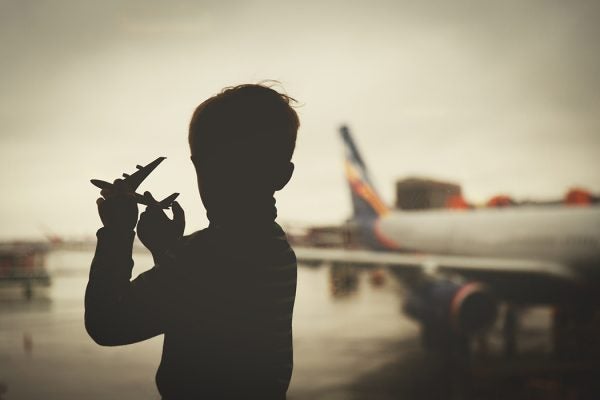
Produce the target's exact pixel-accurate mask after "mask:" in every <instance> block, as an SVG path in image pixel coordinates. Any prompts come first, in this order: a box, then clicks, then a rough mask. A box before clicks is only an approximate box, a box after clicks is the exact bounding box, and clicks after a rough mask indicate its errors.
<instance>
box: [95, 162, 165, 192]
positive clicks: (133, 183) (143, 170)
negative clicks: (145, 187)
mask: <svg viewBox="0 0 600 400" xmlns="http://www.w3.org/2000/svg"><path fill="white" fill-rule="evenodd" d="M166 158H167V157H158V158H157V159H156V160H154V161H152V162H151V163H150V164H148V165H146V166H145V167H142V166H141V165H136V168H137V171H135V172H134V173H132V174H126V173H123V178H125V179H123V181H124V182H125V183H126V184H127V185H128V186H129V188H130V189H131V190H132V191H134V192H135V190H136V189H137V188H138V187H139V186H140V184H141V183H142V182H143V181H144V179H146V178H147V177H148V175H150V173H151V172H152V171H154V169H155V168H156V167H158V164H160V163H161V162H163V161H164V160H165V159H166ZM91 182H92V184H93V185H94V186H96V187H99V188H100V189H105V188H109V187H112V183H108V182H106V181H102V180H100V179H92V180H91Z"/></svg>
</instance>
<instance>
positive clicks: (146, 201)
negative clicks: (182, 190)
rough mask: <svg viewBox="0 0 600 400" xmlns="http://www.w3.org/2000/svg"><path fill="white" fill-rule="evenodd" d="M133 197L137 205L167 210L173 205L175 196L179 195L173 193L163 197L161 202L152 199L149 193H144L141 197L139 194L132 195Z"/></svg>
mask: <svg viewBox="0 0 600 400" xmlns="http://www.w3.org/2000/svg"><path fill="white" fill-rule="evenodd" d="M134 195H135V200H136V201H137V202H138V204H143V205H146V206H153V207H159V208H169V207H171V204H173V202H174V201H175V199H176V198H177V196H179V193H173V194H172V195H170V196H167V197H165V198H164V199H162V200H161V201H158V200H156V199H154V197H152V195H151V194H150V192H145V193H144V194H143V195H141V194H139V193H134Z"/></svg>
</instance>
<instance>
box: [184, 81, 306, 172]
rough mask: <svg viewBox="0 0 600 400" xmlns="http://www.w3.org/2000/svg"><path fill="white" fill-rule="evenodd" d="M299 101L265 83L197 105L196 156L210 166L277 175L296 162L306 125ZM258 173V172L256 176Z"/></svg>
mask: <svg viewBox="0 0 600 400" xmlns="http://www.w3.org/2000/svg"><path fill="white" fill-rule="evenodd" d="M294 101H295V100H294V99H292V98H291V97H289V96H287V95H285V94H282V93H279V92H277V91H275V90H273V89H272V88H270V87H267V86H264V85H262V84H245V85H239V86H235V87H228V88H225V89H223V91H222V92H221V93H219V94H217V95H216V96H213V97H211V98H209V99H208V100H206V101H204V102H203V103H202V104H200V105H199V106H198V108H196V111H195V112H194V115H193V116H192V120H191V122H190V130H189V143H190V150H191V153H192V157H193V158H194V159H195V160H196V163H199V164H200V165H202V166H206V167H207V169H211V170H212V169H217V168H218V169H223V168H225V169H229V170H234V171H235V172H236V173H237V174H241V175H245V174H244V172H249V173H257V172H258V173H259V174H260V175H262V176H269V175H271V173H270V171H276V170H277V169H279V168H282V167H285V166H286V164H287V163H289V162H290V160H291V158H292V154H293V152H294V148H295V145H296V135H297V131H298V128H299V126H300V121H299V119H298V114H296V111H295V110H294V109H293V108H292V107H291V105H290V103H291V102H294ZM255 176H256V175H255Z"/></svg>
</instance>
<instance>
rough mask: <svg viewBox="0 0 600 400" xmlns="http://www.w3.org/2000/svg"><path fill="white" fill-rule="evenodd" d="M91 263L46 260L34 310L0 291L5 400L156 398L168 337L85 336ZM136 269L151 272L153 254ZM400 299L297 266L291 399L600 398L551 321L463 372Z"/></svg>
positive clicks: (81, 257) (379, 276) (385, 284)
mask: <svg viewBox="0 0 600 400" xmlns="http://www.w3.org/2000/svg"><path fill="white" fill-rule="evenodd" d="M91 257H92V254H91V253H89V252H72V251H71V252H67V251H59V252H54V253H51V254H50V255H49V259H48V268H49V270H50V272H51V273H52V275H53V284H52V286H51V287H50V288H48V289H47V290H41V291H37V292H36V293H35V296H34V298H33V299H32V300H30V301H27V300H25V299H24V298H23V297H22V295H21V293H20V291H19V290H17V288H15V289H12V290H11V289H9V290H7V289H0V399H2V400H19V399H92V400H93V399H107V398H123V399H132V400H137V399H159V398H160V396H159V395H158V392H157V390H156V387H155V385H154V374H155V372H156V368H157V366H158V363H159V360H160V354H161V346H162V337H160V336H159V337H156V338H153V339H151V340H148V341H146V342H143V343H139V344H135V345H130V346H122V347H113V348H106V347H100V346H98V345H96V344H95V343H93V342H92V341H91V339H89V337H88V336H87V334H86V332H85V330H84V326H83V293H84V291H85V284H86V280H87V270H88V265H89V262H90V260H91ZM135 258H136V265H140V266H149V265H151V258H150V257H149V256H148V255H144V254H138V255H136V256H135ZM141 271H143V268H140V269H138V267H137V266H136V269H135V270H134V274H135V273H139V272H141ZM401 292H402V291H401V288H400V286H399V285H398V284H397V283H396V282H395V281H394V280H392V279H391V278H390V276H389V275H387V274H386V273H384V272H383V273H382V272H377V273H373V272H372V271H361V272H356V271H354V270H349V269H339V268H335V269H334V268H331V267H318V268H309V267H301V268H300V269H299V275H298V295H297V301H296V308H295V314H294V353H295V368H294V374H293V378H292V383H291V386H290V390H289V392H288V398H289V399H290V400H303V399H333V400H335V399H375V400H378V399H380V400H384V399H385V400H387V399H462V398H473V399H506V398H511V399H580V398H581V399H583V398H586V399H587V398H600V397H595V395H596V394H598V393H600V390H597V389H598V388H597V387H595V385H597V383H596V382H598V381H599V379H597V378H598V376H597V374H598V371H599V369H598V368H595V365H593V363H590V362H586V363H584V362H574V361H570V362H558V361H556V360H555V359H554V357H553V356H552V354H551V351H550V348H551V346H550V337H549V330H548V328H549V323H550V312H549V310H547V309H535V310H532V311H529V312H527V313H526V315H524V318H523V323H522V328H521V333H520V334H519V348H520V352H519V355H518V356H517V357H515V358H514V359H506V358H505V357H503V356H502V354H501V353H502V352H501V347H502V346H501V341H500V338H499V328H498V327H496V330H495V332H493V333H492V334H491V335H490V337H489V340H488V342H487V346H486V348H487V349H488V351H487V352H486V355H483V354H482V353H481V352H478V351H474V355H473V357H472V358H471V360H470V364H469V366H468V368H465V366H464V365H456V364H452V363H450V364H449V362H448V361H447V360H444V359H442V358H440V356H439V355H438V354H431V353H428V352H426V351H424V350H423V349H422V348H421V346H420V341H419V327H418V325H416V324H415V323H414V322H413V321H411V320H409V319H407V318H406V317H404V316H403V315H401V313H400V308H401V307H400V306H401V298H402V294H401ZM453 362H454V361H453ZM459 371H469V372H468V373H462V372H459Z"/></svg>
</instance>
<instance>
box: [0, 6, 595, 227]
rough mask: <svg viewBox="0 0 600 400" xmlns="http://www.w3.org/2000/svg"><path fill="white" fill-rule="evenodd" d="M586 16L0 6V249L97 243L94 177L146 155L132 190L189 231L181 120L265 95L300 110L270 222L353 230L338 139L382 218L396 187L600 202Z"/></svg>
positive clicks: (190, 188)
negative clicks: (247, 92)
mask: <svg viewBox="0 0 600 400" xmlns="http://www.w3.org/2000/svg"><path fill="white" fill-rule="evenodd" d="M484 3H486V4H484ZM599 4H600V3H598V2H596V1H589V2H581V1H579V2H578V1H569V2H559V1H522V0H508V1H507V0H504V1H498V2H495V3H490V2H481V1H465V0H460V1H452V2H448V1H440V2H422V1H420V2H408V1H380V2H373V1H348V0H345V1H342V0H336V1H314V2H311V1H302V2H284V1H275V0H260V1H237V2H236V1H231V2H226V1H148V0H143V1H142V0H118V1H117V0H104V1H80V0H63V1H61V0H52V1H50V0H48V1H35V0H30V1H21V0H14V1H11V0H0V49H1V51H2V56H1V57H0V71H1V72H2V73H1V74H0V159H1V160H2V169H1V171H0V179H1V182H2V188H3V190H2V198H1V200H0V206H1V207H0V221H1V222H2V223H1V225H0V238H10V237H32V236H41V235H43V234H45V233H56V234H61V235H67V236H70V235H90V234H93V233H94V232H95V230H96V229H97V227H98V226H99V220H98V217H97V214H96V210H95V203H94V201H95V199H96V197H97V195H98V193H97V190H96V189H95V188H94V187H93V186H92V185H91V184H90V183H89V179H90V178H101V179H106V180H111V179H114V178H116V177H117V176H118V175H120V174H121V173H122V172H132V171H133V170H134V168H135V165H136V164H145V163H147V162H149V161H151V160H153V159H154V158H156V157H157V156H167V157H168V159H167V160H166V161H165V162H164V163H163V164H162V165H161V166H160V167H159V168H158V169H157V170H156V171H155V172H154V174H153V175H152V176H151V177H150V178H149V179H148V180H147V181H146V182H144V184H143V186H142V187H140V190H141V191H143V190H146V189H147V190H150V191H152V192H153V193H154V194H155V195H156V196H157V197H164V196H165V195H167V194H170V193H171V192H175V191H177V192H180V193H181V196H180V202H181V204H182V205H183V207H184V208H185V209H186V211H187V215H188V227H187V229H186V231H187V232H191V231H193V230H195V229H198V228H200V227H202V226H204V225H205V224H206V220H205V218H204V211H203V209H202V207H201V204H200V201H199V196H198V195H197V191H196V188H195V179H194V173H193V169H192V164H191V162H190V161H189V158H188V148H187V141H186V140H187V139H186V131H187V124H188V122H189V118H190V116H191V113H192V111H193V109H194V108H195V107H196V106H197V105H198V104H199V103H200V102H201V101H203V100H204V99H206V98H207V97H209V96H211V95H213V94H215V93H217V92H218V91H219V90H220V89H221V88H222V87H224V86H229V85H235V84H239V83H245V82H258V81H261V80H264V79H276V80H279V81H280V82H281V83H282V84H283V87H284V88H285V90H286V92H287V93H288V94H290V95H291V96H293V97H295V98H297V99H298V100H299V101H300V104H301V106H300V107H299V108H298V112H299V114H300V117H301V121H302V127H301V130H300V133H299V138H298V146H297V152H296V155H295V157H294V161H295V163H296V165H297V169H296V174H295V176H294V178H293V180H292V182H291V183H290V185H289V186H288V187H287V188H286V189H285V190H284V191H283V192H281V193H280V194H279V195H278V205H279V215H280V220H281V221H293V222H338V221H341V220H343V219H344V218H345V217H347V216H348V215H349V213H350V203H349V199H348V193H347V188H346V186H345V182H344V179H343V174H342V167H341V156H342V149H341V144H340V142H339V136H338V133H337V129H338V127H339V125H340V124H341V123H347V124H349V126H350V127H351V129H352V131H353V133H354V136H355V138H356V141H357V142H358V144H359V146H360V148H361V150H362V152H363V155H364V158H365V159H366V161H367V163H368V164H369V166H370V168H371V173H372V175H373V176H374V178H375V181H376V182H377V184H378V188H379V191H380V192H381V193H382V195H383V197H384V198H385V200H386V201H387V202H389V203H392V202H393V183H394V180H395V179H397V178H399V177H404V176H408V175H420V176H431V177H434V178H439V179H449V180H452V181H456V182H459V183H461V184H462V185H463V189H464V193H465V196H466V197H467V198H468V199H469V200H471V201H474V202H483V201H485V200H486V199H487V198H489V197H490V196H492V195H494V194H498V193H506V194H509V195H512V196H514V197H516V198H521V199H523V198H557V197H560V196H562V195H563V194H564V193H565V192H566V190H567V189H568V188H570V187H573V186H583V187H586V188H588V189H590V190H593V191H595V192H599V191H600V157H599V156H598V154H599V152H598V150H600V146H599V145H600V78H599V74H598V73H599V71H600V44H599V43H600V41H598V38H599V37H600V32H599V30H600V24H598V21H599V20H600V13H599V11H600V6H599Z"/></svg>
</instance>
